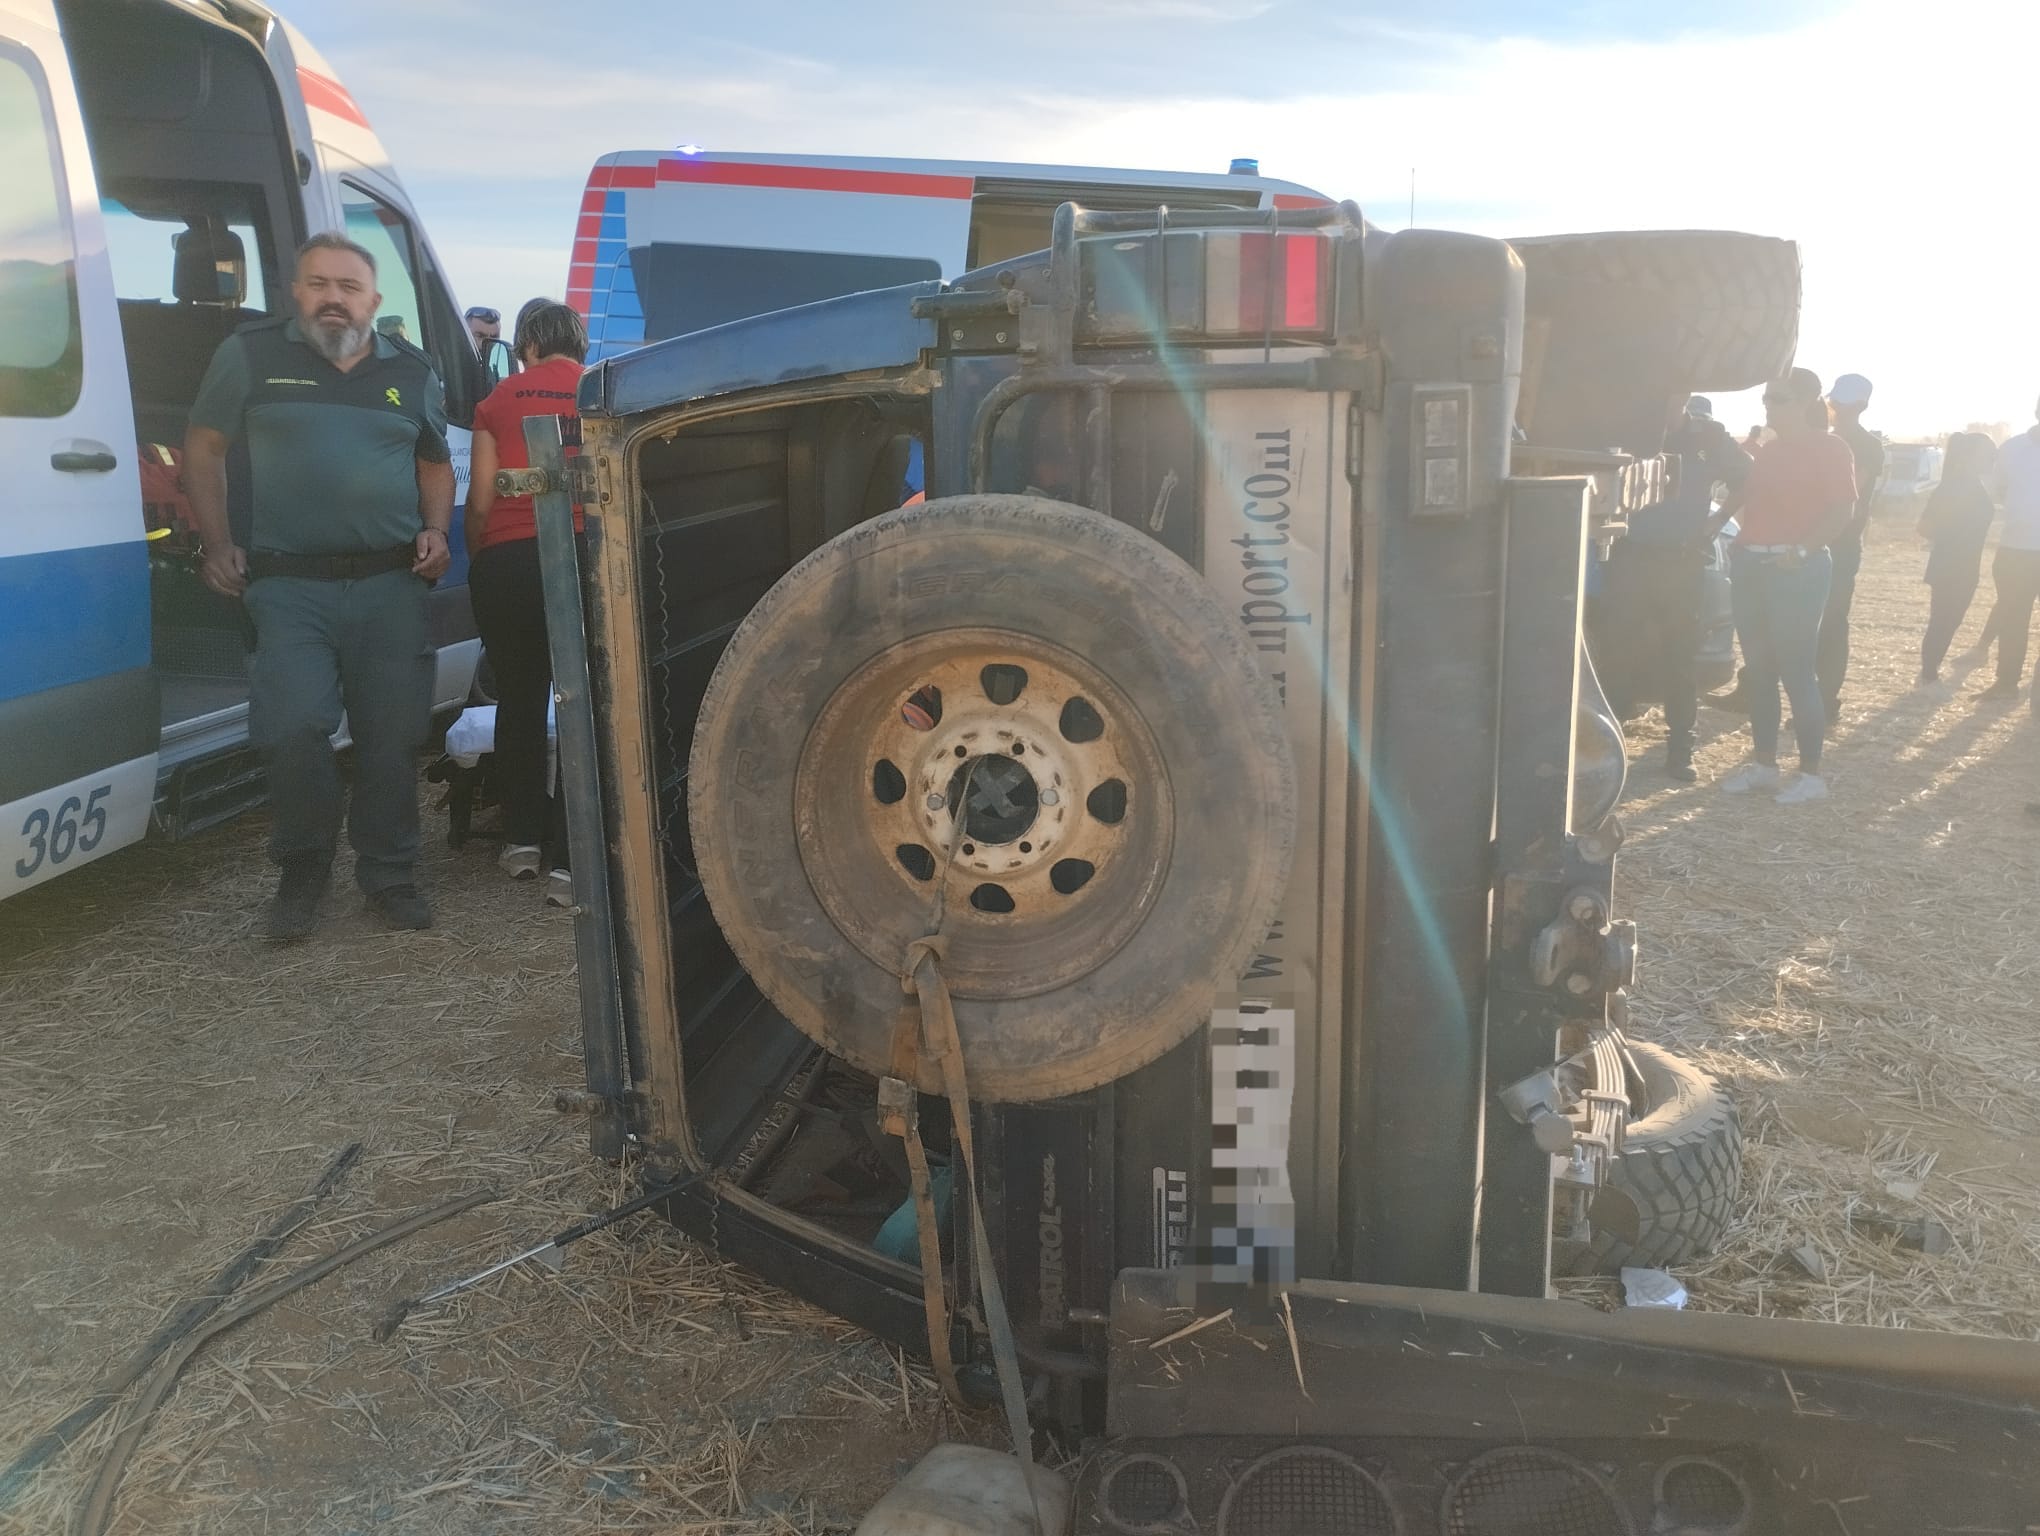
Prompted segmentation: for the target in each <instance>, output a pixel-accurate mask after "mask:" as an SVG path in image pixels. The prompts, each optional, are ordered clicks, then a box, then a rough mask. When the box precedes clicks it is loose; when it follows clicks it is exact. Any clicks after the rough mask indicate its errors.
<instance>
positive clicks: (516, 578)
mask: <svg viewBox="0 0 2040 1536" xmlns="http://www.w3.org/2000/svg"><path fill="white" fill-rule="evenodd" d="M468 595H469V598H470V600H471V601H472V602H473V604H474V609H475V627H476V628H477V629H479V630H480V631H481V633H482V645H483V646H484V647H485V648H486V649H487V651H488V653H489V665H490V667H491V669H492V670H493V671H494V672H495V674H496V761H495V776H496V782H497V784H498V785H499V786H500V787H501V792H502V798H503V840H504V841H505V842H506V843H520V844H528V845H533V846H536V847H538V848H541V849H542V850H543V851H544V854H545V857H546V858H547V859H549V860H550V865H549V867H550V868H553V869H565V868H567V835H566V801H565V798H564V797H563V796H562V795H559V794H557V793H555V792H554V786H553V785H552V784H550V783H548V782H547V780H546V772H545V763H546V737H545V717H546V708H547V706H548V705H549V704H550V703H551V702H552V651H551V648H550V645H549V642H548V639H547V635H546V627H545V589H544V586H543V584H542V582H541V581H540V578H539V571H538V541H537V540H536V539H513V540H511V541H510V542H509V543H507V544H491V545H490V546H489V547H488V548H486V549H484V550H483V551H482V552H481V553H480V554H478V555H476V556H475V557H474V560H473V562H472V563H471V564H470V565H469V567H468Z"/></svg>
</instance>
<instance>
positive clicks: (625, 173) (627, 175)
mask: <svg viewBox="0 0 2040 1536" xmlns="http://www.w3.org/2000/svg"><path fill="white" fill-rule="evenodd" d="M658 179H659V168H658V167H657V166H655V165H612V166H611V167H610V168H609V182H608V185H610V186H612V187H649V186H653V185H655V184H656V183H657V182H658Z"/></svg>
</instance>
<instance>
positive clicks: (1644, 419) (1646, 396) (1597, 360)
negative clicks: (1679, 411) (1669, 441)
mask: <svg viewBox="0 0 2040 1536" xmlns="http://www.w3.org/2000/svg"><path fill="white" fill-rule="evenodd" d="M1510 244H1511V245H1512V247H1513V248H1514V249H1515V251H1516V254H1517V255H1518V256H1520V257H1521V258H1522V260H1523V266H1524V312H1525V318H1526V321H1527V332H1526V339H1525V357H1524V383H1523V409H1522V412H1521V420H1522V424H1523V426H1524V429H1525V431H1526V432H1527V433H1528V434H1529V437H1530V440H1531V441H1532V442H1534V443H1538V444H1541V445H1544V446H1547V447H1556V448H1591V449H1602V448H1623V449H1627V450H1628V451H1630V452H1632V453H1656V452H1657V451H1658V449H1659V447H1660V445H1661V444H1662V443H1663V440H1664V426H1665V418H1666V415H1667V413H1668V411H1669V408H1670V407H1671V405H1672V404H1673V403H1674V402H1675V401H1676V400H1678V399H1679V398H1681V397H1683V396H1684V395H1686V394H1687V393H1689V392H1690V391H1693V390H1708V389H1716V390H1735V389H1747V388H1750V387H1752V386H1754V385H1757V384H1762V383H1764V382H1765V381H1766V380H1769V379H1773V378H1776V377H1777V376H1778V375H1779V374H1780V373H1782V372H1783V371H1784V370H1785V368H1786V367H1787V366H1788V365H1789V364H1790V363H1791V361H1792V354H1793V349H1794V348H1795V347H1796V346H1797V344H1798V336H1799V293H1800V266H1799V247H1798V246H1797V245H1795V244H1794V243H1793V242H1792V241H1790V240H1779V239H1774V238H1771V237H1768V236H1761V235H1745V234H1735V233H1730V232H1727V231H1722V230H1661V231H1660V230H1653V231H1647V232H1641V233H1629V234H1587V235H1545V236H1538V237H1534V238H1531V239H1527V240H1514V241H1511V242H1510Z"/></svg>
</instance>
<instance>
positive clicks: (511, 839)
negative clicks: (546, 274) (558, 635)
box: [467, 303, 588, 906]
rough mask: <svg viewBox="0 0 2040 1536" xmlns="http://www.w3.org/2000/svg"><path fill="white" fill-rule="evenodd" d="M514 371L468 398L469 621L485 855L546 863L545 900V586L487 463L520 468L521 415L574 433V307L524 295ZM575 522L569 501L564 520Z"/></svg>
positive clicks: (549, 831)
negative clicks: (498, 824) (483, 780)
mask: <svg viewBox="0 0 2040 1536" xmlns="http://www.w3.org/2000/svg"><path fill="white" fill-rule="evenodd" d="M514 345H515V348H516V353H517V359H518V361H519V363H520V364H522V367H523V371H522V372H520V373H513V374H512V375H511V376H510V377H509V378H507V379H505V380H504V381H503V382H502V383H500V384H498V385H497V386H496V387H495V389H493V390H492V391H490V393H489V397H488V399H486V400H484V401H483V402H482V403H481V404H480V405H479V406H477V407H476V408H475V436H474V473H473V476H472V478H471V479H470V481H469V483H468V503H467V547H468V555H469V561H470V563H469V566H468V591H469V593H470V596H471V597H472V600H473V602H474V609H475V627H476V628H477V629H479V630H480V631H481V633H482V645H483V647H484V648H485V649H486V650H487V652H488V655H489V664H490V666H491V668H492V669H493V670H494V672H495V674H496V753H495V756H496V772H497V775H498V783H499V784H500V785H501V787H502V798H503V838H504V846H503V852H502V855H501V857H500V858H499V859H498V860H497V863H498V864H500V865H501V866H502V868H503V870H504V872H505V873H506V874H508V875H510V876H511V877H512V878H513V879H517V880H529V879H532V878H534V877H535V876H536V875H537V874H538V872H539V870H540V869H542V868H545V869H550V870H551V878H550V880H549V882H548V889H547V891H546V900H548V901H550V902H552V903H553V904H554V905H556V906H566V905H568V904H569V903H570V902H571V900H572V884H573V883H572V879H571V877H570V876H569V875H568V873H567V840H566V813H565V808H564V802H563V800H562V798H561V796H560V795H558V794H556V793H553V792H552V786H551V785H549V784H547V782H546V771H545V768H546V706H547V704H548V703H549V702H550V701H551V699H552V651H551V649H550V647H549V644H548V640H547V636H546V624H545V589H544V586H543V584H542V583H541V581H540V579H539V567H538V524H537V517H536V512H535V510H534V509H533V507H532V503H531V498H530V497H529V496H498V495H497V494H496V471H497V470H498V469H524V468H526V467H528V466H529V464H530V462H531V460H530V456H529V455H528V454H527V453H526V451H525V447H524V423H525V420H526V418H527V417H531V416H561V417H564V418H565V419H566V433H565V436H566V439H567V444H568V452H569V453H572V452H573V451H574V450H575V449H576V448H577V447H578V446H579V443H580V436H581V430H580V426H581V423H580V418H579V417H578V416H577V415H576V414H575V413H574V395H575V391H576V389H577V388H578V387H579V385H580V381H581V364H582V360H583V359H585V358H586V357H587V355H588V332H587V329H586V327H585V326H583V325H582V323H581V317H580V315H578V314H577V313H575V312H574V311H573V310H572V309H569V308H568V307H567V306H566V305H564V304H553V303H545V304H528V305H526V306H525V309H524V312H523V313H522V314H521V315H519V316H518V320H517V331H516V338H515V343H514ZM580 529H581V513H580V509H579V508H576V509H575V511H574V530H575V532H577V533H578V532H579V531H580Z"/></svg>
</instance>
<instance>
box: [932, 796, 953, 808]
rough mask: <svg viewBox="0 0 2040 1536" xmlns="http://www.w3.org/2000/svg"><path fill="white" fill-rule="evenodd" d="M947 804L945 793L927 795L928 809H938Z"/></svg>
mask: <svg viewBox="0 0 2040 1536" xmlns="http://www.w3.org/2000/svg"><path fill="white" fill-rule="evenodd" d="M947 804H949V799H948V797H947V796H946V795H930V796H929V797H928V809H929V810H931V811H939V810H941V809H942V807H943V806H945V805H947Z"/></svg>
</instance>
